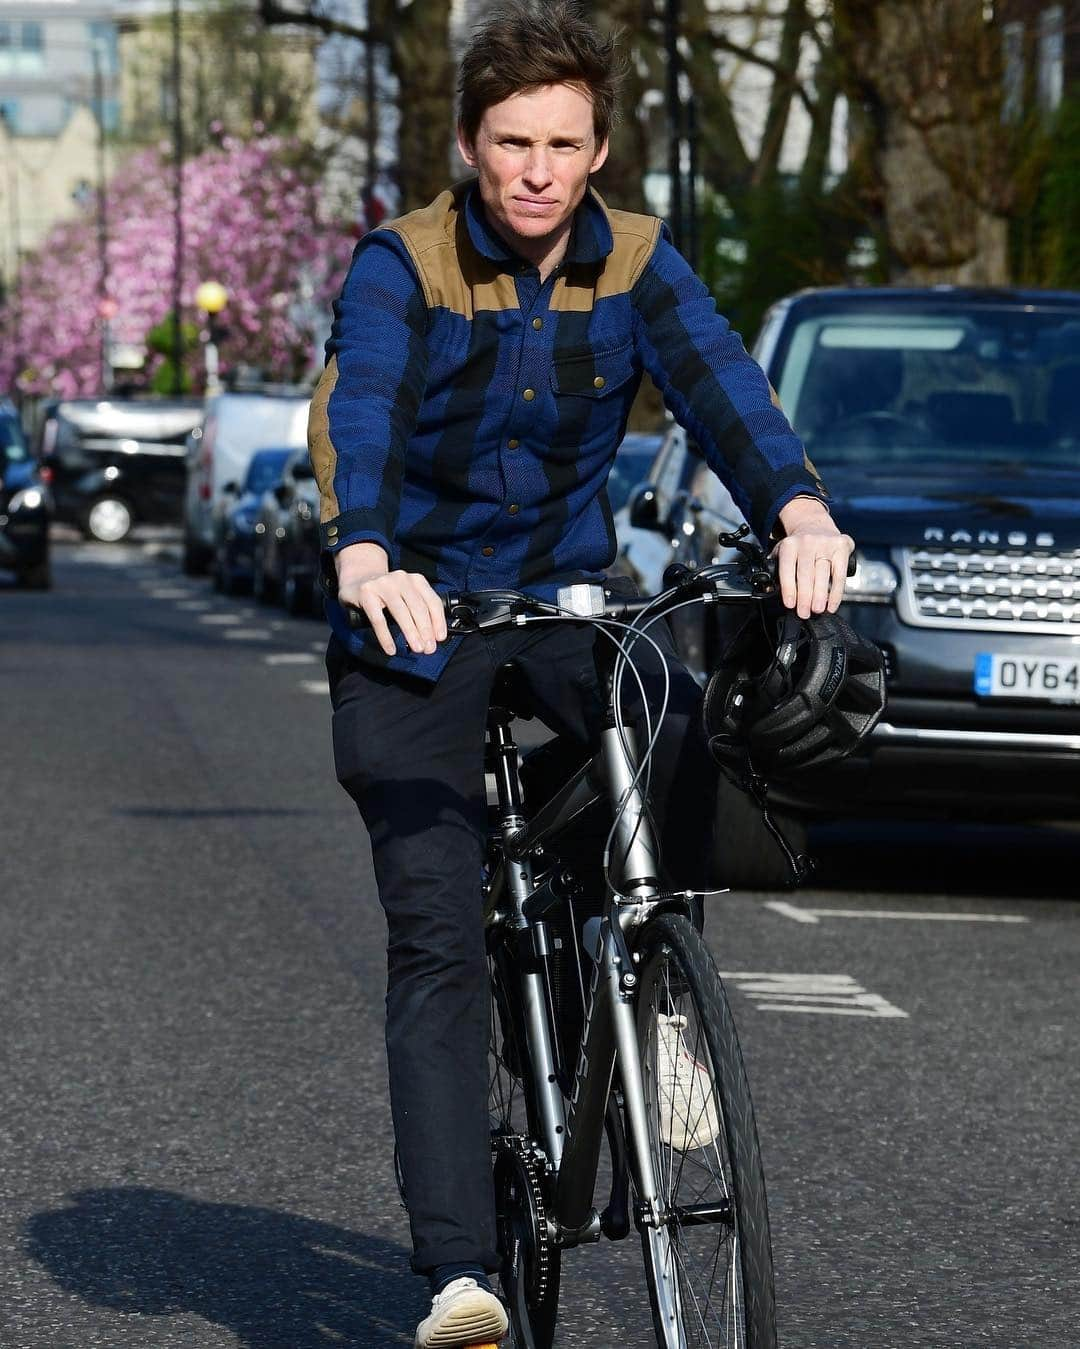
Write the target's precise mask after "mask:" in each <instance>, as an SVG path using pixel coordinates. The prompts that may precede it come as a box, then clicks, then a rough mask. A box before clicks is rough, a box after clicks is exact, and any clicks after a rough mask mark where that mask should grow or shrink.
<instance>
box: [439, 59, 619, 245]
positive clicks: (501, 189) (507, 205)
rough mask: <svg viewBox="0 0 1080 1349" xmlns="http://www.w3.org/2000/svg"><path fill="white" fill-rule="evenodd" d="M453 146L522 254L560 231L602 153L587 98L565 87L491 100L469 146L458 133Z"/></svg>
mask: <svg viewBox="0 0 1080 1349" xmlns="http://www.w3.org/2000/svg"><path fill="white" fill-rule="evenodd" d="M458 148H459V149H460V151H461V156H462V158H463V159H464V160H465V162H466V164H468V165H469V167H470V168H473V169H475V170H476V171H477V174H478V176H479V183H480V195H481V197H482V198H483V201H484V206H485V208H486V210H487V214H488V219H489V220H490V221H491V223H492V225H493V226H494V227H495V229H496V231H497V232H498V233H499V234H500V235H502V237H503V238H504V239H505V240H506V242H507V243H509V244H511V246H513V247H515V248H516V249H517V250H518V252H520V253H522V254H524V255H525V256H526V257H529V256H531V255H532V254H534V253H536V252H537V250H538V249H543V247H544V246H545V244H547V243H548V242H554V241H556V240H557V239H558V238H559V236H560V235H561V234H562V233H563V232H564V231H565V228H566V227H567V226H568V222H569V220H570V217H571V216H572V215H573V214H574V212H575V210H577V207H578V204H579V203H580V201H581V199H582V197H583V196H584V195H585V187H586V184H587V183H588V180H589V174H590V173H593V172H595V171H596V170H597V169H598V168H599V167H600V165H601V164H603V162H604V160H605V159H606V158H607V150H608V147H607V141H604V142H603V144H601V145H597V143H596V136H595V133H594V131H593V108H592V99H591V98H590V97H589V96H588V94H586V93H584V92H583V91H582V90H581V89H579V88H578V87H576V86H575V85H570V84H545V85H542V86H541V87H540V88H539V89H534V90H531V91H530V92H528V93H524V94H514V95H513V96H512V97H510V98H508V99H504V101H503V102H502V103H495V104H493V105H492V106H491V107H490V108H488V109H487V110H486V111H485V112H484V115H483V118H482V119H481V121H480V126H479V129H478V131H477V133H476V140H475V142H474V143H472V144H469V143H468V142H466V141H465V140H463V139H462V136H461V132H460V130H459V132H458Z"/></svg>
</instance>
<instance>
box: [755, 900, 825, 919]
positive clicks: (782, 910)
mask: <svg viewBox="0 0 1080 1349" xmlns="http://www.w3.org/2000/svg"><path fill="white" fill-rule="evenodd" d="M765 907H766V908H767V909H772V911H773V913H779V914H783V916H784V917H785V918H793V919H794V920H795V922H796V923H819V922H820V921H821V919H820V918H818V917H817V915H816V914H815V913H814V911H813V910H812V909H800V908H798V907H796V905H794V904H789V903H788V902H787V901H786V900H784V899H770V900H767V901H766V903H765Z"/></svg>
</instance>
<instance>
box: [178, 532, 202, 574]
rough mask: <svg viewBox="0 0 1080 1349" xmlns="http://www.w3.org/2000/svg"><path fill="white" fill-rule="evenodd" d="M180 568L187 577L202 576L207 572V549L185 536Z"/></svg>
mask: <svg viewBox="0 0 1080 1349" xmlns="http://www.w3.org/2000/svg"><path fill="white" fill-rule="evenodd" d="M180 567H181V569H182V571H183V573H184V575H185V576H202V575H204V574H205V572H206V549H205V548H203V547H202V546H201V545H200V544H197V543H195V542H194V541H193V540H192V539H189V538H188V536H187V535H186V534H185V535H184V551H183V553H182V554H181V557H180Z"/></svg>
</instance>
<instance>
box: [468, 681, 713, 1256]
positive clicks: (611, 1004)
mask: <svg viewBox="0 0 1080 1349" xmlns="http://www.w3.org/2000/svg"><path fill="white" fill-rule="evenodd" d="M607 674H608V677H607V685H608V725H607V728H606V729H605V730H604V731H603V732H602V733H601V747H600V750H599V751H598V753H597V754H596V755H595V756H594V757H593V759H592V760H591V761H590V762H589V763H587V764H586V765H584V767H582V768H581V769H580V770H579V771H578V772H577V773H576V774H575V776H574V777H573V778H572V779H571V780H570V782H568V783H567V784H566V786H564V787H563V788H562V789H561V790H560V791H558V792H557V793H556V794H555V796H553V797H552V798H551V800H550V801H549V802H548V803H547V804H546V805H545V806H544V807H543V808H542V809H541V810H540V811H539V812H538V813H537V815H536V816H535V818H534V819H533V821H532V822H531V823H528V824H527V823H526V821H525V819H524V816H523V814H522V808H521V802H520V796H519V791H518V783H517V774H516V768H517V747H516V745H515V744H514V742H513V740H512V738H511V736H510V730H509V722H510V720H511V714H510V713H509V712H507V711H504V710H503V709H499V711H498V712H496V711H493V713H492V718H491V721H490V724H489V736H490V741H491V744H492V746H493V748H494V750H495V752H496V783H497V788H498V796H499V809H500V822H501V826H502V851H503V865H502V866H501V867H500V868H498V869H497V871H496V874H495V876H494V877H493V879H492V887H491V891H490V894H489V900H488V908H487V919H488V922H489V923H491V922H494V921H499V920H500V919H501V920H502V921H509V922H510V923H511V924H512V926H513V927H514V928H515V929H517V930H518V931H520V932H522V933H531V935H532V939H533V949H534V952H535V953H536V955H537V956H542V955H543V954H544V953H545V951H546V949H547V948H546V934H545V931H544V924H543V918H542V911H543V908H544V904H545V900H546V899H547V898H548V896H547V895H545V893H544V888H543V887H541V888H540V890H537V889H536V887H535V883H534V876H533V866H532V860H531V859H532V857H533V855H534V854H535V853H536V852H537V850H538V848H542V847H543V845H544V844H545V843H546V842H547V841H548V840H551V839H555V838H556V837H557V836H558V834H559V833H560V831H561V830H562V829H564V828H565V827H566V826H567V825H568V824H569V823H570V821H571V820H572V819H573V818H574V817H575V816H576V815H577V814H579V813H580V811H582V810H584V809H585V808H586V807H587V806H589V805H590V804H592V802H594V801H596V800H598V799H599V798H600V797H601V796H604V795H607V796H608V798H609V799H610V801H611V803H612V806H613V808H614V809H615V810H616V811H617V812H618V825H617V829H616V843H617V847H616V848H615V850H614V855H615V856H617V857H619V858H620V859H622V862H621V866H620V868H619V872H618V875H616V876H615V877H614V878H613V879H614V882H615V885H616V888H617V891H618V896H619V898H615V897H613V896H612V895H610V894H609V895H608V896H607V898H606V900H605V903H604V910H603V914H602V917H601V920H600V933H599V943H598V944H599V953H598V955H597V956H596V958H595V959H594V962H593V969H592V978H591V984H590V988H589V996H588V1000H587V1007H586V1013H585V1024H584V1030H583V1032H582V1042H581V1046H580V1050H579V1054H578V1061H577V1065H576V1070H575V1074H574V1079H573V1087H572V1090H571V1094H570V1099H569V1108H567V1106H566V1103H565V1101H564V1099H563V1093H562V1091H561V1090H560V1087H559V1084H558V1081H557V1078H556V1062H555V1055H554V1051H553V1047H552V1028H553V1017H552V1009H551V1005H550V1001H549V999H548V996H547V990H546V986H545V981H544V977H543V975H542V974H541V973H540V972H539V971H537V970H529V969H522V970H520V971H519V977H520V980H521V985H520V986H521V994H522V1006H523V1010H524V1023H525V1036H526V1041H527V1046H528V1061H529V1066H530V1067H531V1069H532V1083H531V1088H532V1091H533V1093H534V1100H535V1102H536V1106H537V1112H538V1115H539V1127H540V1132H541V1134H542V1137H541V1138H539V1139H537V1140H536V1141H537V1142H538V1143H540V1144H541V1146H542V1147H543V1149H544V1151H545V1153H546V1154H547V1158H548V1162H549V1164H550V1166H551V1168H552V1170H553V1171H554V1172H555V1173H556V1177H557V1179H556V1184H555V1197H554V1205H553V1212H552V1214H551V1217H552V1219H553V1222H554V1226H555V1229H556V1235H557V1240H558V1244H559V1245H560V1246H564V1247H567V1246H573V1245H577V1244H579V1243H580V1242H582V1241H595V1240H599V1238H600V1235H601V1226H600V1217H599V1214H598V1213H597V1211H596V1209H595V1208H594V1206H593V1196H594V1191H595V1185H596V1175H597V1169H598V1165H599V1159H600V1148H601V1145H602V1142H603V1135H604V1120H605V1115H606V1112H607V1103H608V1097H609V1094H610V1092H611V1089H612V1084H613V1081H614V1076H615V1069H616V1067H618V1069H619V1073H620V1079H621V1084H622V1091H623V1101H624V1106H625V1116H626V1120H625V1122H626V1124H627V1128H628V1134H629V1138H628V1143H629V1148H628V1158H629V1162H630V1167H631V1174H632V1176H633V1180H634V1185H635V1189H636V1191H637V1195H638V1198H639V1206H638V1209H637V1220H638V1222H639V1224H645V1225H650V1226H660V1225H661V1224H662V1222H663V1219H664V1214H663V1213H662V1212H661V1207H660V1201H659V1197H658V1195H659V1187H658V1184H657V1180H656V1176H655V1174H654V1164H653V1158H652V1152H651V1150H650V1147H649V1141H648V1132H647V1130H648V1125H647V1121H646V1115H645V1097H644V1091H643V1088H642V1082H641V1068H640V1063H639V1060H638V1040H637V1027H636V1010H635V992H636V986H637V977H636V974H635V972H634V964H633V957H632V955H631V952H630V947H629V943H628V941H627V934H628V933H631V932H632V931H633V929H634V928H635V927H637V926H638V925H640V924H641V923H642V922H644V921H645V919H646V918H647V917H649V916H650V915H651V914H652V913H653V912H656V911H657V910H658V909H659V908H661V907H673V906H679V907H683V908H686V907H687V897H686V896H684V895H680V896H665V895H663V894H662V893H661V889H660V884H659V877H658V874H657V873H658V866H657V861H656V857H657V854H656V846H655V841H654V838H653V835H652V830H651V826H650V824H649V820H648V816H647V814H646V812H645V802H644V799H643V796H642V793H641V790H640V787H639V786H637V785H635V783H634V777H635V773H636V771H637V765H636V762H635V759H634V754H635V751H634V748H633V744H634V741H633V731H632V728H631V727H629V726H626V725H624V724H620V723H618V722H617V721H616V717H615V713H614V709H613V707H612V697H611V672H610V669H609V670H608V672H607ZM624 746H626V748H624ZM627 749H629V751H630V752H629V753H627ZM620 804H622V806H623V809H622V810H621V811H619V807H620ZM504 891H505V894H504ZM507 899H508V900H509V903H508V904H507V903H506V900H507Z"/></svg>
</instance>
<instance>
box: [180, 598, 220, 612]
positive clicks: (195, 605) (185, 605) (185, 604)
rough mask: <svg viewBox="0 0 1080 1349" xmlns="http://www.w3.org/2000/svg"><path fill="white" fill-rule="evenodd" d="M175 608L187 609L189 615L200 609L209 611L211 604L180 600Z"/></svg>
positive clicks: (201, 601)
mask: <svg viewBox="0 0 1080 1349" xmlns="http://www.w3.org/2000/svg"><path fill="white" fill-rule="evenodd" d="M176 607H177V608H178V609H187V610H188V611H189V612H190V613H196V612H197V611H198V610H200V609H209V608H210V607H211V603H210V601H209V600H180V601H179V602H178V604H177V606H176Z"/></svg>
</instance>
